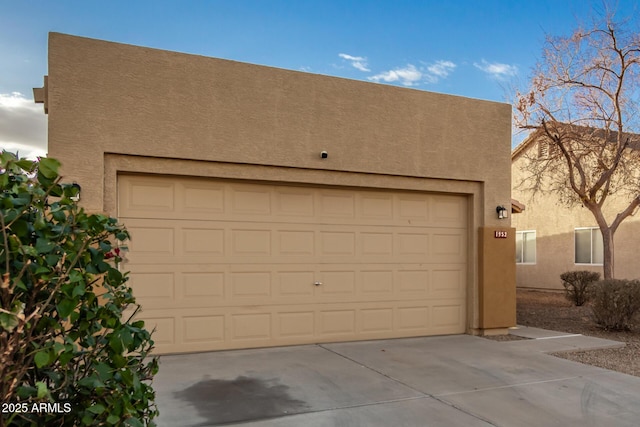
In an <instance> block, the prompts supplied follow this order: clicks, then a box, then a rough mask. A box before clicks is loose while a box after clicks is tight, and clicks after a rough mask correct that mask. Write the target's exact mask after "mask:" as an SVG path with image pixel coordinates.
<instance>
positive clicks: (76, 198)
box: [69, 182, 82, 202]
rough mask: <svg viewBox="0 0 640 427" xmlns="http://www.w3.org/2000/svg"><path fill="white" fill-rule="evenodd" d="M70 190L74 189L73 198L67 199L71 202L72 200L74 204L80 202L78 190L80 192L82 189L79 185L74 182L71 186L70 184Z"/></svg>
mask: <svg viewBox="0 0 640 427" xmlns="http://www.w3.org/2000/svg"><path fill="white" fill-rule="evenodd" d="M71 188H72V189H75V190H76V192H75V194H74V195H73V196H71V197H69V198H70V199H71V200H73V201H74V202H78V201H80V190H82V187H80V184H78V183H77V182H74V183H73V184H71Z"/></svg>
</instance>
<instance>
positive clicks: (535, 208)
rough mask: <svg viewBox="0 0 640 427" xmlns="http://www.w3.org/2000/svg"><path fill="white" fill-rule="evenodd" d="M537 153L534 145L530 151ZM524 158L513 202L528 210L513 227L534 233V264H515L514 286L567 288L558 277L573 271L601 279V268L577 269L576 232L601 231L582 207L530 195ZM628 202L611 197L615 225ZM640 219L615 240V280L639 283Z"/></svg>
mask: <svg viewBox="0 0 640 427" xmlns="http://www.w3.org/2000/svg"><path fill="white" fill-rule="evenodd" d="M532 149H536V148H535V144H534V146H533V147H532ZM527 161H528V160H527V158H526V155H525V154H524V152H523V153H521V154H520V155H518V156H517V157H516V158H515V159H514V161H513V165H512V175H513V178H512V179H513V190H512V195H513V198H515V199H517V200H519V201H520V202H522V203H524V204H525V206H526V209H525V210H524V212H522V213H520V214H516V215H514V216H513V219H512V222H511V223H512V225H513V227H515V228H516V229H517V230H518V231H524V230H535V231H536V263H535V264H517V265H516V283H517V286H518V287H522V288H541V289H563V287H562V282H561V280H560V274H562V273H564V272H566V271H573V270H590V271H597V272H600V274H602V266H600V265H593V266H591V265H585V264H575V240H574V238H575V237H574V236H575V229H576V228H580V227H597V223H596V221H595V219H594V218H593V215H592V214H591V212H590V211H589V210H588V209H586V208H584V207H582V206H580V205H578V206H574V207H567V206H565V205H563V204H562V203H560V201H559V200H558V197H557V196H556V195H554V194H553V193H548V192H546V193H538V194H537V195H535V196H534V195H533V194H531V192H529V191H524V190H523V189H522V186H521V185H520V183H521V182H522V180H523V178H525V176H526V172H525V170H526V167H525V164H526V162H527ZM627 203H628V201H627V202H625V200H623V199H621V198H619V197H610V198H609V199H608V201H607V208H606V210H605V214H606V215H607V218H608V222H609V223H611V222H612V220H613V219H614V218H615V215H616V213H617V212H620V211H621V210H622V209H624V207H626V205H627ZM638 236H640V216H639V215H635V216H632V217H629V218H627V219H626V220H625V222H623V223H622V225H621V226H620V228H619V229H618V231H617V232H616V235H615V238H614V244H615V276H616V277H618V278H639V277H640V264H638V262H637V259H636V258H637V250H638V244H637V242H638Z"/></svg>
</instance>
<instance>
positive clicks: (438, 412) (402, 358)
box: [154, 328, 640, 427]
mask: <svg viewBox="0 0 640 427" xmlns="http://www.w3.org/2000/svg"><path fill="white" fill-rule="evenodd" d="M513 334H515V335H520V336H525V337H527V338H531V339H527V340H519V341H506V342H498V341H491V340H487V339H484V338H480V337H473V336H469V335H456V336H442V337H427V338H408V339H398V340H384V341H360V342H349V343H336V344H322V345H306V346H296V347H280V348H268V349H258V350H238V351H224V352H214V353H200V354H190V355H179V356H163V357H162V358H161V360H160V372H159V373H158V375H157V376H156V379H155V381H154V387H155V389H156V393H157V399H156V402H157V404H158V407H159V409H160V417H159V419H158V420H157V421H158V426H160V427H162V426H164V427H168V426H171V427H173V426H214V425H230V424H242V425H251V426H292V427H293V426H296V427H297V426H305V427H306V426H390V425H393V426H492V425H493V426H518V427H519V426H536V427H538V426H563V427H566V426H608V427H614V426H634V427H635V426H638V425H639V424H640V378H637V377H633V376H629V375H624V374H620V373H617V372H612V371H608V370H605V369H600V368H595V367H591V366H587V365H582V364H579V363H575V362H571V361H567V360H564V359H560V358H556V357H553V356H550V355H548V354H545V352H555V351H564V350H577V349H591V348H605V347H612V346H620V345H623V344H621V343H618V342H615V341H609V340H603V339H599V338H593V337H585V336H582V335H573V334H563V333H557V332H553V331H544V330H541V329H535V328H521V329H518V330H515V331H513Z"/></svg>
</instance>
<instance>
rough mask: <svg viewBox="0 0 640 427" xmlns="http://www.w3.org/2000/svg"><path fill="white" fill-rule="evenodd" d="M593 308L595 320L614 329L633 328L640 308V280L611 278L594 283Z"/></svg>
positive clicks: (606, 327) (602, 325)
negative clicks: (633, 322) (634, 318)
mask: <svg viewBox="0 0 640 427" xmlns="http://www.w3.org/2000/svg"><path fill="white" fill-rule="evenodd" d="M591 309H592V313H593V318H594V320H595V322H596V323H597V324H598V325H600V326H601V327H602V328H604V329H607V330H613V331H622V330H629V329H631V327H632V326H633V325H632V321H633V317H634V315H635V314H636V313H637V312H638V311H639V310H640V281H638V280H620V279H609V280H602V281H600V282H597V283H595V284H594V285H593V289H592V301H591Z"/></svg>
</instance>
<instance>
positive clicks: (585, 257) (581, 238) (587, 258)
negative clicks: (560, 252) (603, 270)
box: [575, 227, 604, 265]
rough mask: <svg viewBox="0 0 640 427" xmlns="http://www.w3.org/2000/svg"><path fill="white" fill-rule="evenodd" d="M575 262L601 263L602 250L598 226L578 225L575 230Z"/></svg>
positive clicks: (602, 257)
mask: <svg viewBox="0 0 640 427" xmlns="http://www.w3.org/2000/svg"><path fill="white" fill-rule="evenodd" d="M575 253H576V256H575V262H576V264H596V265H602V261H603V259H604V255H603V254H604V250H603V242H602V233H601V232H600V229H599V228H598V227H580V228H576V230H575Z"/></svg>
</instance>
